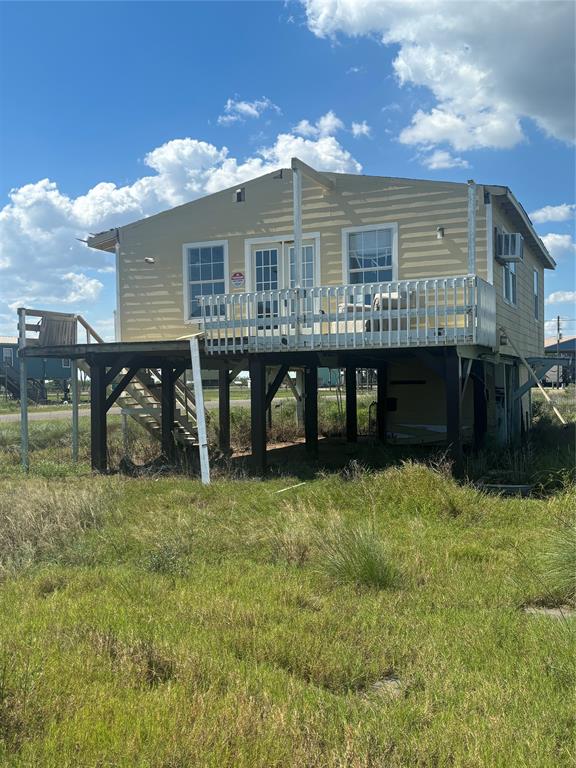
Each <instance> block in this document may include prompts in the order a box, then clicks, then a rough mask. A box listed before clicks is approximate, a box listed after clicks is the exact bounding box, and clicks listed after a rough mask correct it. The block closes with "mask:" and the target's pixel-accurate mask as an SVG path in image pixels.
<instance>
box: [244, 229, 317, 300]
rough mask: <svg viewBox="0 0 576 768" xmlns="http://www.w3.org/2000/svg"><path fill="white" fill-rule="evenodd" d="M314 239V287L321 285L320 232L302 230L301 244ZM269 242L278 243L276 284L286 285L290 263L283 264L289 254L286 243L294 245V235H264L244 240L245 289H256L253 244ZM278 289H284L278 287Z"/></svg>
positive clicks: (288, 278)
mask: <svg viewBox="0 0 576 768" xmlns="http://www.w3.org/2000/svg"><path fill="white" fill-rule="evenodd" d="M308 240H313V241H314V287H317V286H320V285H322V282H321V279H320V277H321V275H320V264H321V261H320V232H303V233H302V244H304V242H305V241H308ZM270 243H278V244H279V245H280V253H279V255H278V256H279V258H278V260H279V262H280V263H279V265H278V285H280V286H288V285H289V283H290V264H289V263H288V264H287V265H285V263H284V262H285V261H288V262H289V254H288V252H287V250H286V246H287V245H288V244H290V245H294V235H293V234H284V235H266V237H249V238H247V239H246V240H244V271H245V275H246V290H247V291H249V292H252V293H254V292H255V291H256V275H255V274H254V269H253V267H252V249H253V248H254V246H259V245H262V246H266V245H268V244H270ZM278 290H280V291H281V290H284V288H283V287H280V288H279V289H278Z"/></svg>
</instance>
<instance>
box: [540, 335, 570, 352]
mask: <svg viewBox="0 0 576 768" xmlns="http://www.w3.org/2000/svg"><path fill="white" fill-rule="evenodd" d="M557 345H558V342H557V340H556V336H550V337H549V338H547V339H544V349H545V350H546V352H556V350H557V349H558V351H559V352H576V336H566V337H565V338H563V339H562V340H561V341H560V344H559V345H558V346H557Z"/></svg>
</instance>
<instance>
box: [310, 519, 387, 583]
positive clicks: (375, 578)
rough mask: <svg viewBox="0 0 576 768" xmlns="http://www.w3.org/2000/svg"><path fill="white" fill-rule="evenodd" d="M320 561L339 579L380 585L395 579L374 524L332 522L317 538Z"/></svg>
mask: <svg viewBox="0 0 576 768" xmlns="http://www.w3.org/2000/svg"><path fill="white" fill-rule="evenodd" d="M318 549H319V552H320V564H321V568H322V570H324V571H325V572H326V573H327V574H328V575H329V576H331V577H333V578H334V579H335V580H336V581H337V582H339V583H343V584H346V583H351V584H360V585H363V586H369V587H379V588H381V589H384V588H388V587H392V586H394V585H395V584H396V583H397V572H396V570H395V569H394V568H393V567H392V565H391V563H390V559H389V557H388V553H387V551H386V549H385V547H384V544H383V543H382V541H381V540H380V539H379V538H378V536H377V535H376V534H375V532H374V529H373V527H369V526H366V525H357V526H351V527H347V526H345V525H342V524H336V525H333V526H332V527H331V528H329V529H328V530H327V531H325V532H324V533H323V534H322V537H321V538H319V539H318Z"/></svg>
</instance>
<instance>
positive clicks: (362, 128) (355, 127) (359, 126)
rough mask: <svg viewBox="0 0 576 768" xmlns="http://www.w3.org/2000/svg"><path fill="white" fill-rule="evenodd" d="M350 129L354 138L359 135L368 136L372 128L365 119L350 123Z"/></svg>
mask: <svg viewBox="0 0 576 768" xmlns="http://www.w3.org/2000/svg"><path fill="white" fill-rule="evenodd" d="M350 130H351V131H352V136H354V138H355V139H357V138H359V137H360V136H370V134H371V133H372V129H371V128H370V126H369V125H368V123H367V122H366V120H362V122H361V123H352V128H351V129H350Z"/></svg>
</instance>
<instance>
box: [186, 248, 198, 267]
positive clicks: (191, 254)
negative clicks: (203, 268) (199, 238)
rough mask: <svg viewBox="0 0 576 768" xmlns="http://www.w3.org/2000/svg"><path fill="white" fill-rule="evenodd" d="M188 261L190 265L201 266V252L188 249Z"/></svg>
mask: <svg viewBox="0 0 576 768" xmlns="http://www.w3.org/2000/svg"><path fill="white" fill-rule="evenodd" d="M188 260H189V262H190V264H199V263H200V250H199V249H198V248H189V249H188Z"/></svg>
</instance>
